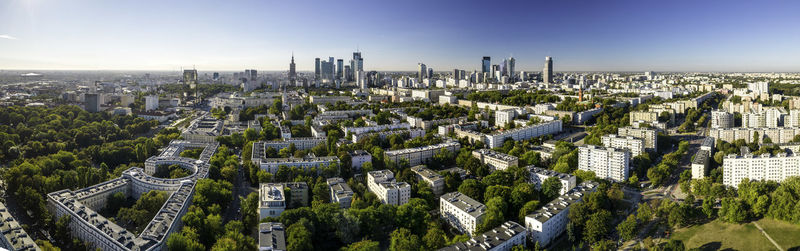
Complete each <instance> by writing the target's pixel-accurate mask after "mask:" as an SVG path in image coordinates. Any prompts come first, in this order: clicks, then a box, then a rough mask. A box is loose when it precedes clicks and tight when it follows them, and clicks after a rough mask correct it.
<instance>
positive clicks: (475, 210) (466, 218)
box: [439, 192, 486, 236]
mask: <svg viewBox="0 0 800 251" xmlns="http://www.w3.org/2000/svg"><path fill="white" fill-rule="evenodd" d="M484 214H486V206H485V205H483V204H482V203H480V202H478V201H476V200H475V199H472V198H470V197H469V196H466V195H464V194H461V193H459V192H452V193H447V194H444V195H442V196H441V197H439V215H440V216H441V217H442V219H444V221H445V222H447V223H448V224H450V226H452V227H453V228H455V229H456V230H458V231H459V232H461V233H464V234H467V235H469V236H472V233H473V232H475V228H477V227H478V225H479V224H481V221H482V220H483V215H484Z"/></svg>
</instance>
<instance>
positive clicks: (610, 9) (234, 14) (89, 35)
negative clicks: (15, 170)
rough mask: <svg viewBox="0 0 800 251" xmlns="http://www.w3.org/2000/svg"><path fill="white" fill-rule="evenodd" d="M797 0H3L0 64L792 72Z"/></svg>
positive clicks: (799, 21)
mask: <svg viewBox="0 0 800 251" xmlns="http://www.w3.org/2000/svg"><path fill="white" fill-rule="evenodd" d="M798 11H800V1H772V0H765V1H736V0H727V1H723V0H719V1H716V0H703V1H698V0H688V1H687V0H675V1H651V0H631V1H614V0H605V1H590V0H587V1H581V0H559V1H540V0H528V1H502V0H493V1H472V0H460V1H459V0H422V1H420V0H410V1H384V0H363V1H354V0H337V1H330V0H321V1H306V0H280V1H271V0H262V1H244V0H242V1H238V0H237V1H204V0H191V1H188V0H170V1H163V0H135V1H133V0H130V1H128V0H125V1H123V0H119V1H117V0H114V1H109V0H70V1H63V0H0V69H31V70H36V69H39V70H47V69H54V70H170V71H172V70H179V69H181V68H191V67H195V68H197V69H198V70H201V71H207V70H219V71H228V70H236V71H240V70H243V69H251V68H252V69H258V70H263V71H270V70H281V71H285V70H288V64H289V60H290V58H291V56H292V53H294V56H295V61H296V64H297V69H298V70H301V71H312V70H313V69H314V58H316V57H319V58H322V59H323V60H325V59H327V58H328V57H335V58H344V59H345V62H347V61H348V60H349V59H350V58H352V52H353V51H355V50H357V49H358V50H360V51H361V52H362V56H363V57H364V68H365V69H366V70H379V71H388V70H415V69H416V68H417V63H420V62H422V63H425V64H426V65H428V67H432V68H434V69H435V70H437V71H440V70H441V71H445V70H446V71H452V69H454V68H458V69H465V70H467V71H471V70H479V69H480V61H481V58H482V57H483V56H491V57H492V63H493V64H499V62H500V61H501V60H502V59H503V58H507V57H509V56H512V55H513V57H514V58H515V59H516V63H517V67H516V68H517V69H518V70H526V71H541V69H542V66H543V64H544V58H545V56H552V57H553V62H554V68H555V71H645V70H653V71H746V72H752V71H759V72H779V71H792V72H798V71H800V14H798Z"/></svg>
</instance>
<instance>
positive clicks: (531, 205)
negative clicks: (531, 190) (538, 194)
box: [517, 200, 539, 222]
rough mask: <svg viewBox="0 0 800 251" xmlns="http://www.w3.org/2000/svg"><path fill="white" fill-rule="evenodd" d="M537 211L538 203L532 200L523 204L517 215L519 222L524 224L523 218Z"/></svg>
mask: <svg viewBox="0 0 800 251" xmlns="http://www.w3.org/2000/svg"><path fill="white" fill-rule="evenodd" d="M537 209H539V201H536V200H532V201H528V202H526V203H525V205H523V206H522V208H521V209H520V210H519V215H517V217H518V219H519V221H520V222H525V216H528V215H529V214H532V213H533V212H535V211H536V210H537Z"/></svg>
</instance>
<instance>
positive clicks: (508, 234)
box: [439, 221, 527, 251]
mask: <svg viewBox="0 0 800 251" xmlns="http://www.w3.org/2000/svg"><path fill="white" fill-rule="evenodd" d="M525 233H527V231H526V230H525V227H523V226H522V225H520V224H519V223H516V222H513V221H506V222H505V223H503V224H502V225H500V226H499V227H496V228H494V229H492V230H489V231H487V232H485V233H483V234H481V235H476V236H474V237H472V238H471V239H469V240H468V241H466V242H459V243H456V244H454V245H452V246H449V247H445V248H442V249H439V251H450V250H490V249H492V248H494V247H497V246H499V245H500V244H503V243H504V242H506V241H508V240H510V239H511V238H513V237H514V236H517V235H520V234H525Z"/></svg>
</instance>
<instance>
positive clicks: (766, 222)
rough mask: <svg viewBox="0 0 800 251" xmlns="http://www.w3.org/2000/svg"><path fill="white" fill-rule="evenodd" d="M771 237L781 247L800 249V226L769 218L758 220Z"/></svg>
mask: <svg viewBox="0 0 800 251" xmlns="http://www.w3.org/2000/svg"><path fill="white" fill-rule="evenodd" d="M758 225H759V226H761V228H763V229H764V231H765V232H767V234H769V237H772V239H773V240H775V242H777V243H778V245H780V246H781V248H783V249H786V250H800V226H798V225H795V224H792V223H789V222H785V221H779V220H774V219H769V218H763V219H761V220H759V221H758Z"/></svg>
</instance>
